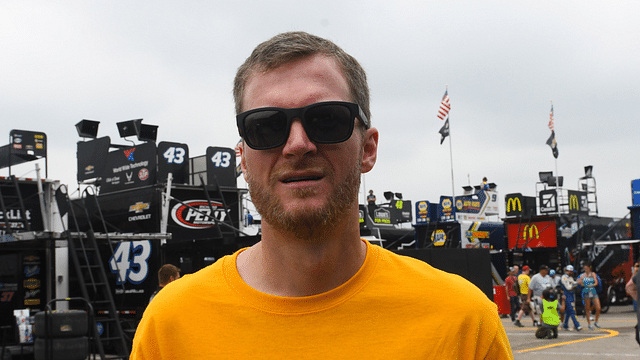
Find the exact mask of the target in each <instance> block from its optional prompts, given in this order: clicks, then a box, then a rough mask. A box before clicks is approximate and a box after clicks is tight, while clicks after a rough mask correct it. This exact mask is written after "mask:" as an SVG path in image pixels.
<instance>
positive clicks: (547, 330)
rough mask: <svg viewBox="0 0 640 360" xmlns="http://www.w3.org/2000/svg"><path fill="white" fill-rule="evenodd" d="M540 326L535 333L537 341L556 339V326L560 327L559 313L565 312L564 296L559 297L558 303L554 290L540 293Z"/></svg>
mask: <svg viewBox="0 0 640 360" xmlns="http://www.w3.org/2000/svg"><path fill="white" fill-rule="evenodd" d="M542 308H543V309H544V311H543V312H542V316H541V319H542V326H540V328H539V329H538V331H536V337H537V338H538V339H544V338H546V339H555V338H557V337H558V325H560V315H559V313H562V312H564V310H565V298H564V295H562V296H561V297H560V302H558V295H557V293H556V290H555V289H545V290H544V291H543V292H542Z"/></svg>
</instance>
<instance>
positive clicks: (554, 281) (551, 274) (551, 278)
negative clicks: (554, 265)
mask: <svg viewBox="0 0 640 360" xmlns="http://www.w3.org/2000/svg"><path fill="white" fill-rule="evenodd" d="M558 280H559V279H558V278H556V271H555V270H553V269H551V270H549V284H551V288H552V289H555V288H556V287H557V286H558Z"/></svg>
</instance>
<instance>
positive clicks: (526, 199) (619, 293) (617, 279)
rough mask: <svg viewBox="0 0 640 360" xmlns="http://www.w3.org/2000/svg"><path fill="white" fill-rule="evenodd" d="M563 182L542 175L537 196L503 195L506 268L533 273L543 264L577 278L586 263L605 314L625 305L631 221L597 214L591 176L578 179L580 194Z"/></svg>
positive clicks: (634, 246) (632, 244)
mask: <svg viewBox="0 0 640 360" xmlns="http://www.w3.org/2000/svg"><path fill="white" fill-rule="evenodd" d="M562 182H563V179H562V177H557V178H556V177H554V176H553V175H552V173H551V172H542V173H540V182H538V183H537V184H536V192H537V196H536V197H532V196H531V197H530V196H523V195H522V194H520V193H513V194H508V195H506V197H505V210H506V216H507V217H506V219H505V227H506V230H507V239H508V248H509V263H510V264H522V265H529V266H530V267H531V268H532V269H534V270H536V269H537V268H538V267H539V266H540V265H542V264H545V265H548V266H549V267H550V268H552V269H558V268H559V269H561V270H562V269H564V267H565V266H567V265H573V266H574V267H575V268H576V271H577V273H578V274H579V273H580V272H581V271H582V265H583V264H584V263H586V262H590V263H592V264H593V267H594V270H595V271H596V273H597V274H598V275H599V276H600V278H601V279H602V283H603V291H602V293H601V301H602V303H603V309H606V308H607V306H608V304H610V303H615V302H625V301H628V300H629V299H628V297H627V295H626V293H625V291H624V284H626V281H628V280H629V279H630V277H631V271H632V265H633V261H634V258H635V257H636V256H637V255H634V254H637V243H638V241H637V240H633V239H632V237H631V228H630V224H629V220H628V219H627V217H624V218H622V219H615V218H611V217H601V216H599V215H598V210H597V196H596V187H595V179H594V178H593V176H592V175H591V172H590V171H589V172H588V173H587V174H586V176H585V177H583V178H581V179H580V180H579V182H578V188H579V189H581V190H580V191H578V190H571V189H565V188H562V185H563V184H562ZM634 249H636V251H634Z"/></svg>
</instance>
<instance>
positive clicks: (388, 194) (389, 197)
mask: <svg viewBox="0 0 640 360" xmlns="http://www.w3.org/2000/svg"><path fill="white" fill-rule="evenodd" d="M383 195H384V198H385V199H387V201H391V200H393V192H392V191H385V192H384V193H383Z"/></svg>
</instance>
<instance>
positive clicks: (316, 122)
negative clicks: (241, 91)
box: [236, 101, 369, 150]
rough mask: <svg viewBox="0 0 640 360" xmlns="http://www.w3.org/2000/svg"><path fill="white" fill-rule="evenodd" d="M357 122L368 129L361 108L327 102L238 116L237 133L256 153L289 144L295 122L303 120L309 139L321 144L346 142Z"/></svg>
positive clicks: (257, 110) (264, 109)
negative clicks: (356, 120) (290, 132)
mask: <svg viewBox="0 0 640 360" xmlns="http://www.w3.org/2000/svg"><path fill="white" fill-rule="evenodd" d="M355 118H358V119H360V121H361V122H362V124H363V125H364V127H365V129H368V128H369V124H368V121H367V117H366V116H365V115H364V112H363V111H362V109H361V108H360V106H359V105H358V104H354V103H350V102H345V101H325V102H319V103H315V104H311V105H308V106H305V107H301V108H295V109H284V108H278V107H265V108H258V109H253V110H249V111H245V112H243V113H240V114H238V115H237V116H236V121H237V123H238V132H239V133H240V136H241V137H242V138H243V139H244V141H245V142H246V143H247V145H249V147H251V148H252V149H255V150H267V149H273V148H277V147H280V146H282V145H284V144H285V143H286V142H287V139H288V138H289V131H290V130H291V123H292V122H293V119H300V121H301V122H302V126H303V127H304V131H305V132H306V133H307V136H308V137H309V139H310V140H311V141H313V142H315V143H318V144H336V143H340V142H343V141H347V140H348V139H349V138H350V137H351V134H352V133H353V128H354V119H355Z"/></svg>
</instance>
